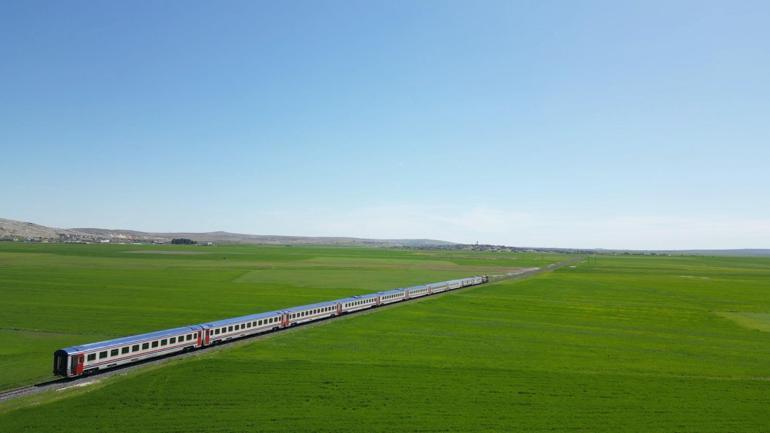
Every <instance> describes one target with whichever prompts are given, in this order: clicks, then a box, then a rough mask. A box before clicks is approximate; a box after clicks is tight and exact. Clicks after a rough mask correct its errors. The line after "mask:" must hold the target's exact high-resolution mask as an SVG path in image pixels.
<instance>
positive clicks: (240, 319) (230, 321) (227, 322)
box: [201, 311, 281, 328]
mask: <svg viewBox="0 0 770 433" xmlns="http://www.w3.org/2000/svg"><path fill="white" fill-rule="evenodd" d="M280 314H281V311H268V312H267V313H257V314H249V315H247V316H239V317H232V318H229V319H222V320H215V321H213V322H206V323H201V326H203V327H204V328H218V327H220V326H227V325H232V324H235V323H241V322H248V321H250V320H259V319H264V318H266V317H275V316H278V315H280Z"/></svg>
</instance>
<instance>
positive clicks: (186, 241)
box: [171, 238, 197, 245]
mask: <svg viewBox="0 0 770 433" xmlns="http://www.w3.org/2000/svg"><path fill="white" fill-rule="evenodd" d="M171 243H172V244H174V245H195V244H196V243H197V242H195V241H194V240H192V239H187V238H176V239H171Z"/></svg>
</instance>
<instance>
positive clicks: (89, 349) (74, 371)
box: [53, 325, 203, 377]
mask: <svg viewBox="0 0 770 433" xmlns="http://www.w3.org/2000/svg"><path fill="white" fill-rule="evenodd" d="M202 331H203V329H202V328H201V327H200V326H198V325H195V326H185V327H182V328H174V329H166V330H163V331H155V332H150V333H147V334H140V335H133V336H130V337H122V338H116V339H113V340H107V341H100V342H97V343H88V344H83V345H80V346H72V347H67V348H64V349H60V350H57V351H56V352H54V357H53V359H54V361H53V373H54V374H56V375H59V376H65V377H75V376H81V375H84V374H91V373H95V372H97V371H99V370H104V369H108V368H113V367H117V366H120V365H124V364H130V363H133V362H138V361H141V360H144V359H148V358H155V357H158V356H163V355H168V354H171V353H174V352H182V351H185V350H190V349H195V348H198V347H201V345H202V344H203V332H202Z"/></svg>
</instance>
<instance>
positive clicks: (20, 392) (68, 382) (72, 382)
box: [0, 257, 583, 402]
mask: <svg viewBox="0 0 770 433" xmlns="http://www.w3.org/2000/svg"><path fill="white" fill-rule="evenodd" d="M582 260H583V258H582V257H576V258H573V259H569V260H565V261H563V262H559V263H552V264H550V265H547V266H545V267H542V268H523V269H518V270H516V271H513V272H508V273H505V274H499V275H489V282H490V283H492V282H498V281H503V280H513V279H524V278H529V277H532V276H534V275H538V274H542V273H545V272H552V271H555V270H557V269H559V268H561V267H564V266H569V265H573V264H575V263H578V262H579V261H582ZM474 287H478V285H476V286H468V287H465V288H462V289H458V290H453V291H448V292H442V293H437V294H435V295H431V296H426V297H420V298H414V299H408V300H405V301H402V302H397V303H394V304H389V305H383V306H380V307H377V308H373V309H372V308H369V309H365V310H359V311H354V312H351V313H348V314H345V315H342V316H334V317H328V318H325V319H321V320H316V321H313V322H309V323H304V324H299V325H297V326H293V327H290V328H284V329H279V330H277V331H271V332H265V333H262V334H255V335H250V336H246V337H242V338H237V339H233V340H229V341H227V342H224V343H222V344H218V345H215V346H207V347H203V348H200V349H197V350H195V351H192V352H183V353H172V354H169V355H165V356H161V357H158V358H152V359H147V360H144V361H140V362H137V363H134V364H128V365H124V366H120V367H116V368H113V369H111V370H106V371H101V372H98V373H96V374H93V375H91V376H85V377H76V378H71V379H69V378H60V379H52V380H49V381H45V382H40V383H37V384H34V385H27V386H22V387H19V388H13V389H9V390H5V391H0V402H3V401H7V400H12V399H15V398H18V397H23V396H28V395H33V394H38V393H41V392H44V391H48V390H64V389H67V388H72V387H83V386H88V385H91V384H96V383H99V382H101V381H102V380H103V379H106V378H108V377H111V376H115V375H120V374H127V372H129V371H131V370H135V369H139V368H143V367H146V366H148V365H161V364H165V363H167V362H170V361H173V360H178V359H183V358H189V357H195V356H201V355H205V354H209V353H213V352H217V351H220V350H224V349H229V348H233V347H238V346H242V345H244V344H249V343H252V342H254V341H255V340H260V339H263V338H268V337H270V336H273V335H276V334H280V333H284V332H294V331H296V330H298V329H299V328H304V327H311V326H318V325H322V324H324V323H326V322H328V321H333V320H345V319H347V318H350V317H352V316H356V315H364V314H371V313H374V312H376V311H378V310H381V309H388V308H394V307H397V306H398V305H403V304H406V303H412V302H421V301H424V300H426V299H430V298H433V297H436V296H444V295H447V294H449V293H452V292H457V291H463V290H468V289H472V288H474Z"/></svg>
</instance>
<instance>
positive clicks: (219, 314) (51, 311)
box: [0, 242, 558, 389]
mask: <svg viewBox="0 0 770 433" xmlns="http://www.w3.org/2000/svg"><path fill="white" fill-rule="evenodd" d="M557 259H558V257H556V256H549V255H542V254H533V255H527V254H517V255H508V256H500V255H494V254H477V253H476V254H472V253H471V254H469V253H461V252H443V253H442V252H422V251H399V250H383V249H373V248H357V249H355V248H329V247H327V248H320V247H316V248H312V247H283V246H276V247H270V246H266V247H257V246H226V247H225V246H216V247H196V246H141V245H55V244H13V243H7V242H5V243H0V294H2V303H0V389H5V388H9V387H12V386H17V385H22V384H29V383H33V382H38V381H41V380H45V379H50V378H52V376H51V371H50V370H51V363H52V356H53V355H52V354H53V351H54V350H55V349H57V348H61V347H66V346H69V345H73V344H80V343H84V342H92V341H99V340H104V339H108V338H113V337H119V336H124V335H132V334H138V333H142V332H148V331H154V330H158V329H164V328H170V327H175V326H183V325H189V324H193V323H201V322H205V321H210V320H216V319H222V318H227V317H233V316H237V315H242V314H249V313H255V312H260V311H269V310H272V309H277V308H282V307H290V306H296V305H302V304H308V303H312V302H316V301H325V300H331V299H337V298H340V297H343V296H350V295H357V294H362V293H368V292H375V291H378V290H383V289H390V288H396V287H400V286H405V285H415V284H422V283H426V282H432V281H441V280H445V279H450V278H456V277H465V276H470V275H475V274H477V273H482V272H490V273H494V272H499V271H504V270H509V269H511V268H516V267H526V266H533V265H535V266H536V265H538V264H544V263H550V262H552V261H554V260H557Z"/></svg>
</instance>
